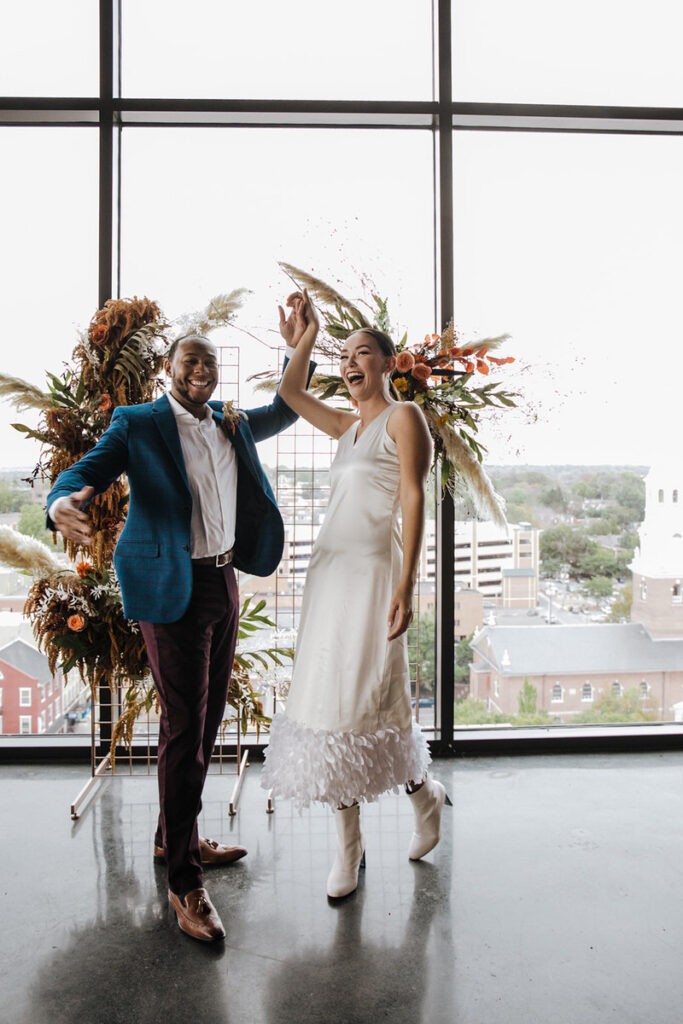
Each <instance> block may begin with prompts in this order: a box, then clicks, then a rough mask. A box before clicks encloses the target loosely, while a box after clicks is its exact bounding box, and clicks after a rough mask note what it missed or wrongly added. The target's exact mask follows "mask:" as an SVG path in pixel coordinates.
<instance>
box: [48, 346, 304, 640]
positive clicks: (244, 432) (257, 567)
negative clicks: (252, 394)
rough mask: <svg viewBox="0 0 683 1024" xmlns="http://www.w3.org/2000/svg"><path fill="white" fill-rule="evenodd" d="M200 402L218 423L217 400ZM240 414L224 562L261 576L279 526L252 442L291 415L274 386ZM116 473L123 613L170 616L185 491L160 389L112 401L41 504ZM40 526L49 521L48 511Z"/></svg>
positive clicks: (277, 542) (174, 608) (104, 484)
mask: <svg viewBox="0 0 683 1024" xmlns="http://www.w3.org/2000/svg"><path fill="white" fill-rule="evenodd" d="M312 371H313V365H312V366H311V368H310V372H311V373H312ZM309 376H310V373H309ZM209 405H210V406H211V409H212V412H213V417H214V419H215V420H217V421H218V422H220V421H221V419H222V413H221V410H222V403H221V402H209ZM246 417H247V418H246V419H243V418H242V419H240V422H239V424H238V425H237V427H236V430H235V433H234V435H232V434H228V437H229V439H230V440H231V441H232V443H233V445H234V448H235V453H236V455H237V523H236V530H235V548H234V555H233V563H234V565H235V568H236V569H241V570H242V571H243V572H247V573H253V574H254V575H256V576H269V575H270V574H271V573H272V572H274V571H275V569H276V568H277V565H278V562H279V561H280V559H281V557H282V549H283V545H284V526H283V523H282V517H281V516H280V512H279V510H278V507H277V504H276V502H275V497H274V495H273V492H272V490H271V487H270V484H269V483H268V479H267V477H266V475H265V473H264V471H263V467H262V466H261V462H260V460H259V457H258V454H257V452H256V442H257V441H263V440H264V439H265V438H267V437H272V436H273V435H274V434H277V433H279V431H281V430H284V429H285V428H286V427H289V426H291V424H292V423H294V422H295V420H296V419H297V418H298V417H297V414H296V413H294V412H293V411H292V410H291V409H290V408H289V406H288V405H286V403H285V402H284V401H283V400H282V399H281V398H280V396H279V395H277V394H276V395H275V398H274V400H273V402H272V403H271V405H266V406H262V407H260V408H258V409H249V410H247V411H246ZM122 473H126V474H127V475H128V483H129V486H130V501H129V506H128V514H127V517H126V524H125V526H124V528H123V531H122V533H121V537H120V538H119V542H118V544H117V545H116V550H115V552H114V566H115V568H116V573H117V575H118V578H119V582H120V584H121V592H122V595H123V609H124V613H125V615H126V616H127V617H128V618H129V619H139V620H142V621H145V622H176V621H177V620H178V619H180V618H181V617H182V616H183V614H184V612H185V610H186V609H187V606H188V604H189V603H190V596H191V594H192V564H191V553H190V521H191V514H192V499H191V497H190V489H189V484H188V480H187V473H186V472H185V462H184V460H183V453H182V449H181V446H180V437H179V435H178V428H177V426H176V420H175V415H174V413H173V409H172V408H171V403H170V402H169V400H168V398H167V397H166V395H162V396H161V398H158V399H157V400H156V401H155V402H147V403H145V404H143V405H129V406H119V407H118V408H117V409H115V410H114V414H113V416H112V418H111V424H110V426H109V427H108V429H107V430H106V431H105V432H104V434H103V435H102V437H101V438H100V440H99V442H98V443H97V445H96V446H95V447H94V448H93V449H92V451H89V452H88V453H87V454H86V455H84V456H83V458H82V459H80V461H79V462H77V463H75V464H74V465H73V466H71V467H70V468H69V469H66V470H64V472H63V473H60V474H59V476H58V477H57V480H56V481H55V483H54V485H53V487H52V490H51V491H50V494H49V495H48V499H47V507H48V508H49V507H50V505H51V504H52V502H53V501H54V500H55V499H56V498H60V497H62V496H63V495H68V494H71V493H72V492H73V491H79V490H81V488H82V487H85V486H90V487H94V489H95V494H102V492H103V491H106V490H107V488H108V487H109V486H111V484H112V483H113V482H114V481H115V480H116V479H117V478H118V477H119V476H121V474H122ZM48 526H49V527H50V528H51V529H53V530H54V529H55V525H54V523H53V522H52V520H51V519H50V518H49V516H48Z"/></svg>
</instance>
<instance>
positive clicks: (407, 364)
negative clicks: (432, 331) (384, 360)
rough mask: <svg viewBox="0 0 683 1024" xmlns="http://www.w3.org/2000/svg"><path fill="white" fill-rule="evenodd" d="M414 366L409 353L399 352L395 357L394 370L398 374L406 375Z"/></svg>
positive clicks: (413, 360) (412, 358)
mask: <svg viewBox="0 0 683 1024" xmlns="http://www.w3.org/2000/svg"><path fill="white" fill-rule="evenodd" d="M414 366H415V359H414V357H413V356H412V355H411V354H410V352H399V354H398V355H397V356H396V369H397V370H398V372H399V373H407V371H408V370H412V368H413V367H414Z"/></svg>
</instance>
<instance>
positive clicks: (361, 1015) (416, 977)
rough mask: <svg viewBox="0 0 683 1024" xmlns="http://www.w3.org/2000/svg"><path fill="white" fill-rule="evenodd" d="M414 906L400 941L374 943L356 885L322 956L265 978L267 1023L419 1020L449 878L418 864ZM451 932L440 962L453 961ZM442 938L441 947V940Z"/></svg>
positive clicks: (303, 955) (302, 955) (309, 956)
mask: <svg viewBox="0 0 683 1024" xmlns="http://www.w3.org/2000/svg"><path fill="white" fill-rule="evenodd" d="M413 872H414V888H413V895H412V903H411V907H410V912H409V915H408V918H407V920H406V921H405V923H404V925H403V926H402V928H401V931H400V935H397V936H396V939H397V941H396V942H395V943H393V942H386V941H383V942H378V941H376V940H374V939H373V938H372V937H371V932H372V930H373V928H372V926H369V927H365V928H364V925H363V918H364V913H365V910H366V902H367V898H366V891H365V887H364V881H361V883H360V886H359V888H358V890H357V892H356V893H355V894H354V895H353V896H351V897H350V898H349V899H348V900H347V901H346V902H345V903H342V904H340V905H338V906H336V907H333V908H329V912H331V913H335V914H336V915H337V924H336V929H335V932H334V937H333V940H332V942H331V943H330V945H329V947H328V948H327V949H324V950H321V949H320V948H315V947H312V948H310V949H307V950H303V951H301V952H299V953H297V955H296V956H292V957H288V958H286V959H285V960H283V961H282V962H281V964H280V966H279V968H278V969H277V970H276V971H275V972H273V973H271V974H270V976H269V978H268V982H267V988H266V992H265V996H264V1011H265V1020H266V1021H267V1024H292V1022H294V1021H296V1022H298V1024H305V1022H311V1024H313V1022H315V1024H323V1022H326V1021H343V1022H344V1024H361V1022H362V1024H367V1022H369V1021H373V1022H374V1021H378V1020H384V1019H387V1020H392V1021H410V1022H411V1024H417V1022H419V1021H421V1020H423V1019H424V1016H423V1013H424V1009H425V1002H426V996H427V991H428V986H429V981H430V976H431V971H430V964H429V956H428V951H429V950H430V942H429V938H430V930H431V927H432V923H433V921H434V920H435V918H436V917H437V916H439V915H442V914H443V915H444V916H445V917H446V918H447V917H448V914H449V906H448V905H449V889H450V884H449V878H448V873H447V872H445V871H444V870H443V869H440V868H437V867H435V866H434V865H433V864H428V863H424V864H415V865H413ZM448 934H449V929H448V928H447V929H446V931H445V934H440V936H439V956H440V957H444V958H451V957H452V943H450V942H449V941H448ZM444 939H445V941H444Z"/></svg>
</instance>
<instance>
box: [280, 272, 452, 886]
mask: <svg viewBox="0 0 683 1024" xmlns="http://www.w3.org/2000/svg"><path fill="white" fill-rule="evenodd" d="M288 305H291V306H292V313H291V314H290V316H289V318H288V319H285V313H284V310H283V309H282V307H279V309H280V332H281V334H282V336H283V338H284V339H285V341H287V342H290V343H291V341H292V340H294V341H296V340H297V339H300V340H298V341H297V345H296V349H295V351H294V354H293V355H292V357H291V360H290V362H289V364H288V366H287V369H286V370H285V373H284V376H283V378H282V381H281V383H280V389H279V394H280V397H281V398H282V399H283V400H284V401H285V402H286V403H287V405H288V406H290V408H292V409H293V410H294V411H295V412H297V413H298V414H299V415H300V416H303V417H304V419H306V420H308V421H309V423H312V424H313V426H314V427H317V428H318V429H319V430H322V431H324V432H325V433H327V434H329V435H330V436H331V437H335V438H337V439H338V440H339V446H338V449H337V453H336V456H335V459H334V462H333V464H332V468H331V472H330V475H331V490H330V501H329V506H328V509H327V513H326V515H325V519H324V522H323V525H322V527H321V529H320V532H319V534H318V537H317V540H316V543H315V546H314V549H313V554H312V556H311V561H310V566H309V570H308V575H307V579H306V588H305V591H304V598H303V604H302V609H301V621H300V625H299V633H298V639H297V647H296V657H295V661H294V669H293V674H292V682H291V686H290V690H289V695H288V697H287V706H286V711H285V712H284V713H282V714H278V715H276V716H275V718H274V720H273V724H272V727H271V733H270V745H269V747H268V749H267V751H266V765H265V768H264V772H263V776H262V784H263V785H264V786H265V787H266V788H272V789H273V792H274V794H275V795H276V796H281V797H289V798H291V799H292V800H293V801H294V802H295V803H296V804H298V805H299V806H308V805H309V804H310V802H311V801H314V800H318V801H321V802H324V803H328V804H330V805H331V806H332V807H333V808H334V809H335V819H336V824H337V836H338V842H337V856H336V859H335V862H334V865H333V867H332V870H331V872H330V875H329V877H328V880H327V893H328V896H330V897H331V898H333V899H334V898H340V897H343V896H346V895H348V894H349V893H351V892H353V891H354V890H355V889H356V887H357V884H358V869H359V867H360V866H361V864H362V862H364V859H363V838H362V835H361V831H360V808H359V802H360V801H361V800H374V799H376V798H377V797H378V796H379V795H380V794H381V793H384V792H386V791H387V790H392V789H393V790H395V789H396V788H397V786H399V785H402V784H403V785H405V786H406V789H407V792H408V793H409V795H410V797H411V799H412V801H413V805H414V810H415V816H416V828H415V834H414V835H413V838H412V841H411V844H410V848H409V851H408V856H409V857H410V859H411V860H418V859H419V858H420V857H422V856H424V854H425V853H428V852H429V850H431V849H433V848H434V846H436V844H437V842H438V841H439V835H440V821H441V810H442V807H443V804H444V801H445V799H446V793H445V790H444V788H443V786H442V785H441V784H440V783H439V782H435V781H434V780H432V779H431V778H429V777H428V776H427V773H426V769H427V765H428V764H429V760H430V758H429V752H428V749H427V744H426V742H425V739H424V736H423V734H422V732H421V730H420V729H419V727H418V726H417V725H416V724H415V722H413V720H412V712H411V705H410V676H409V671H408V657H407V648H406V636H405V633H406V630H407V628H408V626H409V625H410V622H411V619H412V617H413V589H414V585H415V578H416V574H417V566H418V559H419V555H420V547H421V543H422V530H423V522H424V487H425V480H426V477H427V473H428V471H429V465H430V462H431V438H430V436H429V431H428V429H427V424H426V421H425V419H424V416H423V415H422V412H421V411H420V409H419V408H418V407H417V406H416V405H414V404H413V403H412V402H405V403H403V402H397V401H395V400H394V398H393V397H392V395H391V374H392V371H393V370H394V368H395V365H396V353H395V349H394V346H393V343H392V342H391V339H390V338H389V337H388V336H387V335H386V334H384V333H382V332H381V331H376V330H370V329H368V330H362V331H357V332H356V333H355V334H352V335H350V337H349V338H347V340H346V342H345V344H344V347H343V349H342V353H341V360H340V371H341V375H342V377H343V379H344V382H345V384H346V386H347V388H348V391H349V394H350V395H351V398H352V400H353V402H354V404H355V405H356V407H357V409H358V415H355V414H354V413H350V412H344V411H342V410H340V409H336V408H334V407H333V406H331V405H328V404H327V403H326V402H323V401H321V400H320V399H318V398H315V397H314V396H313V395H311V394H310V393H309V392H307V390H306V385H307V373H308V365H309V356H310V354H311V351H312V349H313V345H314V343H315V339H316V336H317V333H318V327H319V324H318V318H317V314H316V312H315V309H314V307H313V305H312V303H311V301H310V299H309V297H308V294H307V292H306V291H304V292H303V294H300V293H296V294H295V295H292V296H290V298H289V299H288ZM394 393H395V392H394ZM399 506H400V511H401V519H402V529H401V530H399V526H398V512H399Z"/></svg>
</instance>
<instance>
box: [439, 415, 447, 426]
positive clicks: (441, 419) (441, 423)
mask: <svg viewBox="0 0 683 1024" xmlns="http://www.w3.org/2000/svg"><path fill="white" fill-rule="evenodd" d="M436 423H437V426H439V427H445V426H446V424H447V423H448V413H444V414H443V416H437V417H436Z"/></svg>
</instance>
